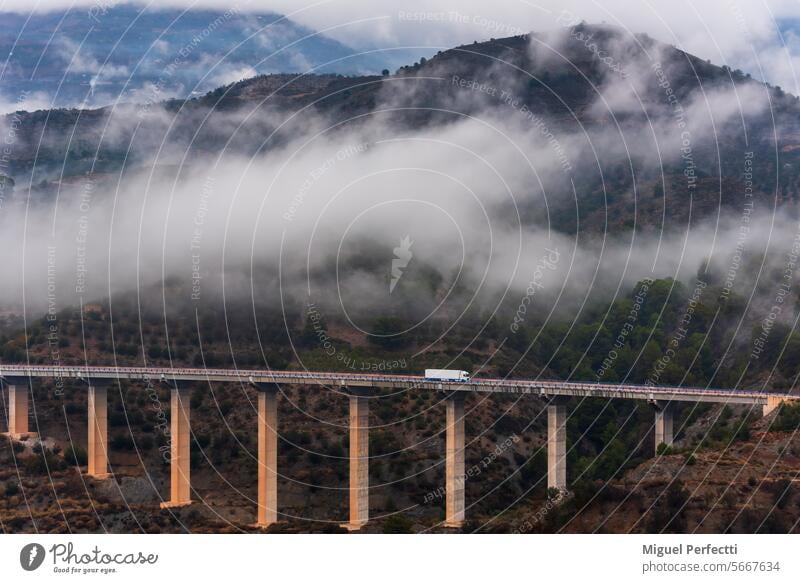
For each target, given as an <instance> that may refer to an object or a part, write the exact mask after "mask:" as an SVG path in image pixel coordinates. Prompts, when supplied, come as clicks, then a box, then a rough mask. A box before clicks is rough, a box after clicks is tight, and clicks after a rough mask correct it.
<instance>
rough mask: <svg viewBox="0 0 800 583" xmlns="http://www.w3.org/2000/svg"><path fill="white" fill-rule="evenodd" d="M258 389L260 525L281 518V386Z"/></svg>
mask: <svg viewBox="0 0 800 583" xmlns="http://www.w3.org/2000/svg"><path fill="white" fill-rule="evenodd" d="M259 391H260V392H259V393H258V516H257V522H256V526H259V527H262V528H264V527H267V526H269V525H270V524H273V523H275V522H277V521H278V390H277V387H275V386H261V387H259Z"/></svg>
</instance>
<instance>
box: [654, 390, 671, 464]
mask: <svg viewBox="0 0 800 583" xmlns="http://www.w3.org/2000/svg"><path fill="white" fill-rule="evenodd" d="M654 407H655V409H656V440H655V441H656V454H658V448H659V446H660V445H661V444H662V443H663V444H664V445H666V446H667V447H671V446H672V440H673V433H672V413H673V409H672V405H671V404H670V403H669V401H656V403H655V405H654Z"/></svg>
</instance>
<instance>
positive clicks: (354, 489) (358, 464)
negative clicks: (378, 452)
mask: <svg viewBox="0 0 800 583" xmlns="http://www.w3.org/2000/svg"><path fill="white" fill-rule="evenodd" d="M368 520H369V400H368V399H367V397H365V396H363V395H361V394H352V395H350V520H349V522H348V523H347V524H345V525H344V526H345V528H347V529H348V530H358V529H359V528H361V527H362V526H364V525H365V524H366V523H367V521H368Z"/></svg>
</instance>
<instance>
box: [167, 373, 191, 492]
mask: <svg viewBox="0 0 800 583" xmlns="http://www.w3.org/2000/svg"><path fill="white" fill-rule="evenodd" d="M190 398H191V395H190V391H189V390H188V389H187V388H185V387H182V386H177V387H173V388H172V395H171V398H170V432H169V437H170V442H171V443H170V499H169V501H168V502H162V503H161V507H162V508H174V507H178V506H186V505H188V504H191V503H192V499H191V479H190V470H189V440H190V439H191V430H190V425H189V418H190V417H189V400H190Z"/></svg>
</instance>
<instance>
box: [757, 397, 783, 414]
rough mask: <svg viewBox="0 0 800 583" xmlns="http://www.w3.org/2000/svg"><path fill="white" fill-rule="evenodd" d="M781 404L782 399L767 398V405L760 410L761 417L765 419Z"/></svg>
mask: <svg viewBox="0 0 800 583" xmlns="http://www.w3.org/2000/svg"><path fill="white" fill-rule="evenodd" d="M781 403H783V399H782V398H780V397H767V404H766V405H764V407H763V408H762V410H761V413H762V415H764V417H766V416H767V415H769V414H770V413H772V412H773V411H774V410H775V409H777V408H778V407H780V406H781Z"/></svg>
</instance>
